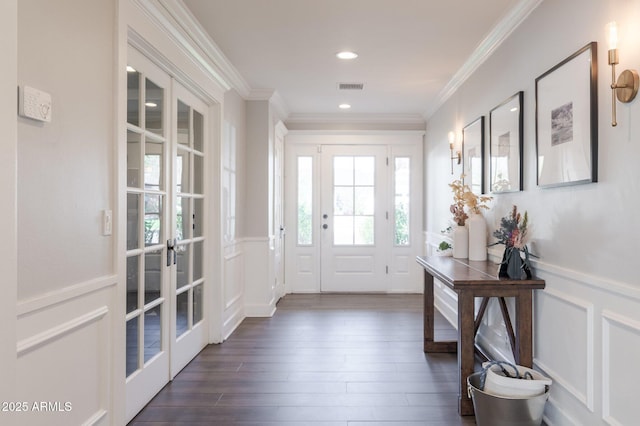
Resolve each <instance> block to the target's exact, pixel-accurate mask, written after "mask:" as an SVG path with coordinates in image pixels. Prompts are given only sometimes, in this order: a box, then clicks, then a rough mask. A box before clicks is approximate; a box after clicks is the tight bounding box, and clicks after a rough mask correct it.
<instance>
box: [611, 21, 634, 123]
mask: <svg viewBox="0 0 640 426" xmlns="http://www.w3.org/2000/svg"><path fill="white" fill-rule="evenodd" d="M607 27H608V28H607V29H608V31H607V33H608V35H609V65H611V91H612V93H611V125H612V126H613V127H615V126H617V125H618V122H617V121H616V97H617V98H618V100H619V101H620V102H623V103H627V102H631V101H632V100H633V99H634V98H635V97H636V94H637V93H638V86H639V81H640V79H639V78H638V72H637V71H636V70H624V71H622V72H621V73H620V76H618V79H617V80H616V65H617V64H618V25H617V24H616V23H615V21H614V22H610V23H609V24H607Z"/></svg>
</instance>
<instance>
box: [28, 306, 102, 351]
mask: <svg viewBox="0 0 640 426" xmlns="http://www.w3.org/2000/svg"><path fill="white" fill-rule="evenodd" d="M107 313H109V308H108V307H106V306H103V307H101V308H98V309H96V310H94V311H91V312H88V313H86V314H84V315H82V316H79V317H77V318H75V319H73V320H71V321H67V322H65V323H62V324H60V325H58V326H56V327H53V328H50V329H48V330H46V331H43V332H42V333H38V334H36V335H34V336H31V337H28V338H26V339H23V340H21V341H19V342H18V344H17V352H18V357H21V356H22V355H24V354H26V353H28V352H30V351H32V350H34V349H37V348H39V347H41V346H44V345H46V344H49V343H50V342H51V341H52V340H56V339H59V338H60V337H62V336H65V335H67V334H70V333H73V332H74V331H76V330H78V329H80V328H82V327H85V326H87V325H89V324H91V323H93V322H96V321H98V320H100V319H102V318H103V317H104V316H105V315H106V314H107Z"/></svg>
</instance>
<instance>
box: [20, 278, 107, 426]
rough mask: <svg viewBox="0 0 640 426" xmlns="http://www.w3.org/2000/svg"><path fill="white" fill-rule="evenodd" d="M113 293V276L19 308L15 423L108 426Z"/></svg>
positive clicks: (33, 301)
mask: <svg viewBox="0 0 640 426" xmlns="http://www.w3.org/2000/svg"><path fill="white" fill-rule="evenodd" d="M98 282H100V285H97V284H96V283H98ZM105 283H107V284H105ZM114 292H115V277H111V278H104V279H101V280H93V281H91V282H87V283H82V284H78V285H74V286H71V287H69V288H66V289H63V290H61V291H60V292H59V293H60V294H50V295H47V296H46V297H43V298H38V300H30V301H23V302H20V303H19V304H18V305H19V316H18V328H17V334H18V343H17V347H16V350H17V356H18V362H17V388H16V395H17V398H18V400H20V401H22V402H24V403H27V404H28V410H27V412H26V413H21V414H20V415H19V416H18V415H17V417H16V419H17V420H18V421H19V423H17V424H25V425H26V424H28V425H51V424H78V425H79V424H83V425H106V424H109V423H110V421H111V420H110V418H109V411H108V410H109V407H110V406H111V400H110V398H111V393H110V391H109V389H110V388H111V377H112V372H111V367H112V362H111V359H110V357H111V356H112V354H113V350H112V341H113V332H112V330H113V327H114V324H113V311H114V310H113V306H111V303H112V302H113V300H115V298H114V297H113V294H114ZM70 296H72V297H70Z"/></svg>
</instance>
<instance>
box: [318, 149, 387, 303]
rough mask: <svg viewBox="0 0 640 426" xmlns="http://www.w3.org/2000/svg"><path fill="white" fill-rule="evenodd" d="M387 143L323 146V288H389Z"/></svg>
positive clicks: (376, 289) (380, 289)
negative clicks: (380, 144) (379, 144)
mask: <svg viewBox="0 0 640 426" xmlns="http://www.w3.org/2000/svg"><path fill="white" fill-rule="evenodd" d="M386 159H387V147H386V146H362V145H360V146H342V145H334V146H326V147H323V149H322V169H321V177H320V182H322V184H323V185H322V188H321V201H320V206H321V207H320V209H321V213H322V216H321V217H322V219H321V223H322V225H321V229H322V230H321V231H320V232H321V269H320V283H321V284H320V289H321V291H326V292H333V291H386V290H387V262H386V259H387V253H386V250H387V248H388V244H386V243H387V236H386V234H387V227H388V223H387V222H388V210H387V208H386V207H387V197H388V195H387V178H386V177H387V165H386Z"/></svg>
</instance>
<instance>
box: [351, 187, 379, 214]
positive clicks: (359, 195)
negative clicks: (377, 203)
mask: <svg viewBox="0 0 640 426" xmlns="http://www.w3.org/2000/svg"><path fill="white" fill-rule="evenodd" d="M354 191H355V203H354V204H355V206H354V212H355V214H357V215H373V210H374V198H373V187H372V186H365V187H355V188H354Z"/></svg>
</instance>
